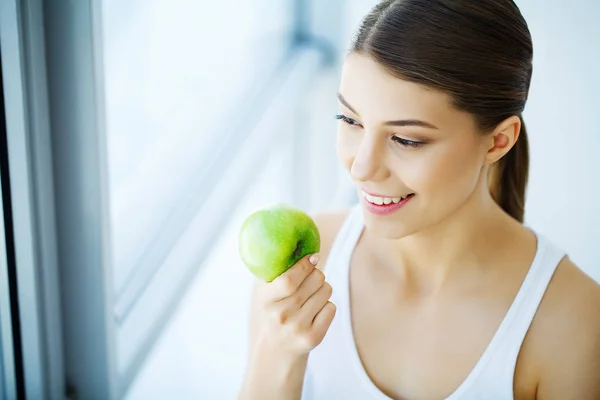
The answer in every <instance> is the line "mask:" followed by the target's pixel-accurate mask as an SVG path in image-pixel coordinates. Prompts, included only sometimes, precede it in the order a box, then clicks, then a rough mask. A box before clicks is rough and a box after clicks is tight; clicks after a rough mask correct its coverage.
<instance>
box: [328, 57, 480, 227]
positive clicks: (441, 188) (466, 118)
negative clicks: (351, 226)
mask: <svg viewBox="0 0 600 400" xmlns="http://www.w3.org/2000/svg"><path fill="white" fill-rule="evenodd" d="M339 95H340V96H339V100H340V101H339V104H340V106H339V111H340V116H338V118H340V120H339V125H338V133H337V152H338V157H339V159H340V161H341V162H342V164H343V165H344V166H345V167H346V168H347V170H348V172H349V173H350V176H351V178H352V180H353V181H354V183H355V184H356V189H357V191H358V195H359V198H360V200H361V202H362V204H363V207H364V208H365V209H364V210H363V211H364V216H365V223H366V225H367V227H370V228H373V230H374V231H375V232H377V233H378V235H381V236H383V237H387V238H400V237H403V236H407V235H409V234H412V233H415V232H418V231H421V230H423V229H425V228H428V227H432V226H434V225H435V224H437V223H439V222H440V221H442V220H444V219H445V218H446V217H448V216H450V215H451V214H453V213H454V212H455V211H456V210H458V209H459V208H460V207H461V206H462V205H464V204H465V203H466V202H467V201H468V200H469V199H470V198H473V196H472V195H473V194H474V193H475V192H477V190H476V189H477V188H481V187H482V185H484V184H485V181H484V180H483V179H482V174H484V173H485V169H484V164H485V159H486V154H487V153H488V149H489V139H488V140H486V136H485V135H482V134H481V133H480V132H478V131H477V129H476V127H475V124H474V120H473V118H472V117H471V116H470V115H469V114H467V113H464V112H462V111H459V110H457V109H455V108H453V107H452V105H451V103H450V98H449V97H448V96H447V95H445V94H444V93H441V92H436V91H432V90H430V89H426V88H425V87H424V86H421V85H418V84H415V83H410V82H407V81H403V80H400V79H398V78H396V77H394V76H392V75H390V74H389V73H388V72H386V70H384V69H383V68H382V67H381V66H380V65H379V64H377V63H376V62H374V61H373V60H372V59H370V58H369V57H367V56H364V55H360V54H357V53H352V54H350V55H348V56H347V58H346V60H345V63H344V66H343V70H342V77H341V84H340V89H339ZM482 182H483V183H482ZM485 190H487V188H486V189H485ZM366 193H370V194H372V195H377V196H379V197H383V199H377V198H373V197H367V198H365V194H366ZM406 196H408V197H406ZM385 198H387V199H385ZM402 198H406V199H405V200H402ZM369 200H370V201H369ZM399 200H400V201H399ZM382 202H383V205H377V204H375V205H373V204H370V203H382ZM385 203H390V204H389V205H387V206H386V205H385Z"/></svg>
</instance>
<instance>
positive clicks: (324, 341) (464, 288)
mask: <svg viewBox="0 0 600 400" xmlns="http://www.w3.org/2000/svg"><path fill="white" fill-rule="evenodd" d="M532 55H533V50H532V42H531V36H530V33H529V30H528V27H527V24H526V22H525V21H524V19H523V17H522V15H521V13H520V11H519V9H518V8H517V6H516V5H515V4H514V3H513V2H512V1H511V0H477V1H473V0H386V1H382V2H381V3H380V4H378V5H377V6H376V7H375V8H374V9H373V10H372V12H371V13H370V14H369V15H367V16H366V18H365V19H364V20H363V23H362V24H361V26H360V28H359V30H358V32H357V34H356V36H355V37H354V40H353V43H352V46H351V50H350V51H349V53H348V54H347V56H346V58H345V60H344V65H343V71H342V78H341V83H340V90H339V95H338V98H339V103H340V114H339V115H338V116H337V118H338V119H339V121H340V125H339V130H338V156H339V159H340V161H341V163H342V164H343V165H344V166H345V167H346V168H347V170H348V172H349V174H350V176H351V177H352V179H353V181H354V183H355V184H356V190H357V192H358V194H359V198H360V203H359V204H357V205H356V206H354V207H352V208H350V209H348V210H340V211H338V212H333V213H321V214H318V215H315V216H314V218H315V220H316V222H317V225H318V226H319V229H320V231H321V235H322V248H321V252H320V254H319V255H314V256H312V257H307V258H305V259H303V260H301V261H300V262H298V264H297V265H295V266H294V267H292V268H291V269H290V270H288V271H287V272H286V273H285V274H283V275H281V276H280V277H278V278H277V279H275V280H274V281H273V282H271V283H257V284H256V287H255V290H254V295H253V300H252V313H251V325H250V334H251V342H250V346H251V347H250V350H251V351H250V359H249V364H248V369H247V372H246V376H245V380H244V385H243V388H242V393H241V397H242V398H244V399H297V398H300V397H303V398H307V399H328V400H329V399H344V400H346V399H389V398H393V399H409V400H421V399H423V400H425V399H447V400H466V399H469V400H471V399H500V400H504V399H506V400H508V399H513V398H514V399H520V400H529V399H532V400H533V399H541V400H554V399H556V400H558V399H560V400H567V399H578V400H592V399H594V400H598V399H600V287H599V286H598V284H596V283H595V282H594V281H593V280H592V279H591V278H589V277H588V276H587V275H586V274H584V273H583V272H582V271H581V270H580V269H579V268H578V267H576V266H575V265H574V264H573V263H572V262H571V261H570V260H569V259H568V257H567V256H566V255H565V254H564V253H563V252H562V251H561V249H559V248H558V247H556V246H555V245H553V244H552V243H551V242H549V241H548V240H547V239H545V238H544V237H543V236H542V235H540V234H537V233H536V232H535V231H534V230H533V229H530V228H527V227H525V226H524V225H523V212H524V203H525V200H524V197H525V188H526V183H527V171H528V145H527V133H526V130H525V125H524V123H523V118H522V111H523V109H524V107H525V103H526V100H527V94H528V91H529V84H530V81H531V74H532ZM549 201H551V199H549ZM317 260H318V262H317ZM311 262H312V263H311ZM313 264H316V267H315V266H314V265H313ZM332 288H333V289H332ZM332 291H333V294H332Z"/></svg>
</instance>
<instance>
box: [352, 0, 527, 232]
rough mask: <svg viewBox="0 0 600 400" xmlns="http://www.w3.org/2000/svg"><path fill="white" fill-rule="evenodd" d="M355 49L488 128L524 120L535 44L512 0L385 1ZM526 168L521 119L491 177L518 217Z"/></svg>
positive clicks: (501, 200)
mask: <svg viewBox="0 0 600 400" xmlns="http://www.w3.org/2000/svg"><path fill="white" fill-rule="evenodd" d="M350 51H351V52H357V53H361V54H365V55H368V56H370V57H371V58H372V59H373V60H375V61H376V62H378V63H379V64H381V65H382V66H383V67H384V68H386V69H387V70H388V71H390V72H391V73H392V74H393V75H394V76H397V77H399V78H401V79H404V80H408V81H411V82H415V83H419V84H423V85H426V86H428V87H432V88H434V89H437V90H441V91H443V92H445V93H448V94H449V95H450V96H451V97H452V99H453V104H454V106H455V107H456V108H457V109H459V110H463V111H466V112H468V113H470V114H471V115H473V117H474V120H475V123H476V124H477V126H478V128H479V129H480V130H481V131H482V132H484V133H489V132H491V131H493V130H494V128H496V127H497V126H498V124H500V123H501V122H502V121H503V120H505V119H506V118H508V117H510V116H513V115H517V116H518V117H519V118H521V121H523V117H522V112H523V109H524V108H525V103H526V101H527V95H528V92H529V84H530V82H531V74H532V58H533V45H532V41H531V34H530V32H529V29H528V27H527V23H526V22H525V19H524V18H523V16H522V15H521V12H520V11H519V9H518V7H517V6H516V5H515V3H513V1H512V0H477V1H473V0H384V1H381V2H380V3H379V4H377V5H376V6H375V7H374V8H373V9H372V10H371V12H370V13H369V14H368V15H367V16H366V17H365V18H364V19H363V21H362V23H361V25H360V27H359V29H358V31H357V33H356V34H355V36H354V39H353V41H352V44H351V47H350ZM528 171H529V148H528V143H527V132H526V130H525V123H524V122H523V123H522V126H521V131H520V136H519V139H518V140H517V142H516V143H515V145H514V146H513V148H512V149H511V150H510V151H509V152H508V153H507V154H506V155H505V156H504V157H502V158H501V159H500V160H499V161H498V162H496V164H494V166H493V167H492V168H491V169H490V174H489V176H488V179H489V188H490V193H491V194H492V196H493V198H494V200H495V201H496V202H497V203H498V204H499V205H500V206H501V207H502V209H504V211H506V212H507V213H508V214H509V215H511V216H512V217H513V218H515V219H517V220H518V221H520V222H523V217H524V207H525V190H526V186H527V178H528Z"/></svg>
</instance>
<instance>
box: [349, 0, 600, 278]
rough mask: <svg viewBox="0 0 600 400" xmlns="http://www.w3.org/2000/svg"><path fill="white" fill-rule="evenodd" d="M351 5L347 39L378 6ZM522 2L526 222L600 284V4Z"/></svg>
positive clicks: (364, 1) (368, 0)
mask: <svg viewBox="0 0 600 400" xmlns="http://www.w3.org/2000/svg"><path fill="white" fill-rule="evenodd" d="M350 3H351V6H350V7H349V10H348V18H347V23H348V24H347V34H348V36H349V35H350V34H351V33H353V29H354V28H355V26H356V24H357V23H358V22H359V21H360V19H361V18H362V16H363V15H364V14H365V13H367V12H368V11H369V9H370V8H371V7H372V6H373V5H374V4H376V3H377V1H374V0H351V1H350ZM516 3H517V5H518V6H519V8H520V9H521V12H522V14H523V15H524V17H525V19H526V20H527V23H528V25H529V29H530V31H531V35H532V38H533V45H534V61H533V63H534V67H533V69H534V71H533V78H532V83H531V88H530V94H529V100H528V104H527V106H526V109H525V112H524V116H523V118H524V120H525V123H526V124H527V129H528V133H529V138H530V147H531V168H530V180H529V188H528V198H527V204H526V218H525V219H526V221H525V222H526V224H527V225H529V226H531V227H532V228H533V229H535V230H537V231H538V232H540V233H542V234H544V235H545V236H546V237H548V238H549V239H550V240H552V241H553V242H554V243H556V244H557V245H559V246H560V247H562V248H563V249H564V250H565V251H566V252H567V253H568V254H569V256H570V257H571V259H572V260H573V261H574V262H575V263H576V264H577V265H579V266H580V267H581V268H582V269H583V270H584V271H586V272H587V273H588V274H590V275H591V276H592V277H593V278H595V279H596V280H597V281H599V282H600V206H598V205H596V204H597V203H598V198H600V159H599V158H598V157H597V156H596V150H597V149H598V148H599V147H600V127H599V126H600V125H598V123H597V122H596V121H594V116H595V115H596V114H597V112H596V111H595V110H596V109H598V108H599V107H600V100H599V99H598V96H599V95H600V74H599V73H598V65H600V24H598V22H597V21H598V18H600V2H598V1H597V0H574V1H570V2H568V3H565V2H564V1H558V0H517V1H516ZM507 29H510V27H507Z"/></svg>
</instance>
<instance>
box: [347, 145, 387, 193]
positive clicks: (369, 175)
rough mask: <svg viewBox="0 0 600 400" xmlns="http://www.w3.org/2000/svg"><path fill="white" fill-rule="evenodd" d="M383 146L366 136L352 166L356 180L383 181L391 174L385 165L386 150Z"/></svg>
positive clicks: (352, 172)
mask: <svg viewBox="0 0 600 400" xmlns="http://www.w3.org/2000/svg"><path fill="white" fill-rule="evenodd" d="M381 147H382V145H381V144H380V143H377V142H376V141H375V140H373V139H371V138H369V137H368V136H365V137H364V140H363V141H362V142H361V144H360V146H359V148H358V151H357V153H356V156H355V157H354V160H352V167H351V168H350V176H351V177H352V179H353V180H354V181H358V182H367V181H383V180H385V179H387V178H388V177H389V176H390V172H389V169H388V168H387V167H386V165H385V162H386V160H385V152H384V151H383V149H381Z"/></svg>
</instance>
